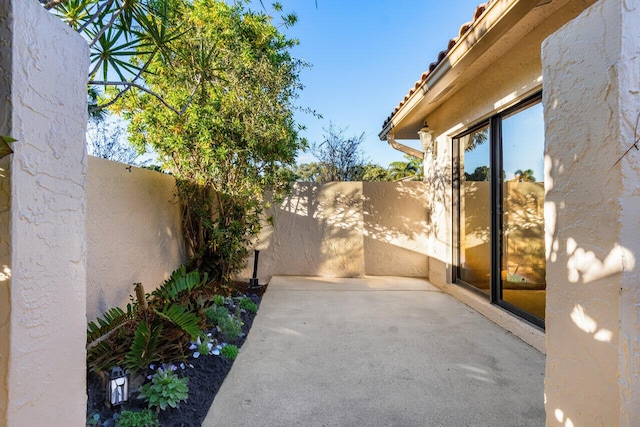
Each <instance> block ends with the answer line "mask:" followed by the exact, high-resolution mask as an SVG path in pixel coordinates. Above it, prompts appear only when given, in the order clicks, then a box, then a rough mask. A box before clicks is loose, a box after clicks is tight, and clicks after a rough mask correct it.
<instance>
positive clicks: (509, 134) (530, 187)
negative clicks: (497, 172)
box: [500, 103, 546, 319]
mask: <svg viewBox="0 0 640 427" xmlns="http://www.w3.org/2000/svg"><path fill="white" fill-rule="evenodd" d="M502 166H503V173H502V177H503V178H502V227H501V233H502V236H501V237H502V253H501V269H500V273H501V274H500V276H501V277H500V283H501V295H502V300H503V301H505V302H507V303H509V304H511V305H513V306H515V307H517V308H519V309H521V310H523V311H525V312H527V313H529V314H532V315H533V316H535V317H537V318H539V319H544V317H545V312H544V310H545V298H546V290H545V289H546V282H545V272H546V271H545V265H546V260H545V243H544V182H543V178H544V118H543V112H542V104H541V103H537V104H534V105H533V106H530V107H528V108H526V109H524V110H519V111H517V112H515V113H514V114H512V115H510V116H507V117H503V118H502Z"/></svg>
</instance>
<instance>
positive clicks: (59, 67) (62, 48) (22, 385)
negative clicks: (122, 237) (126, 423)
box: [0, 0, 89, 426]
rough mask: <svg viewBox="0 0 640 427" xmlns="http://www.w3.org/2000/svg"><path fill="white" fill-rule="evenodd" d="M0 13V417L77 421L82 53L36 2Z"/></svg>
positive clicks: (11, 4) (81, 326)
mask: <svg viewBox="0 0 640 427" xmlns="http://www.w3.org/2000/svg"><path fill="white" fill-rule="evenodd" d="M1 12H2V22H1V23H0V26H1V27H2V28H3V30H2V32H1V35H2V40H1V41H2V45H3V55H4V53H5V52H7V49H6V47H7V46H9V47H10V52H11V54H10V57H9V58H6V57H4V58H3V61H2V62H3V68H4V70H5V71H6V70H7V68H6V67H7V64H6V62H5V61H6V60H7V59H9V60H10V61H11V62H10V63H11V65H10V70H11V74H10V85H9V88H10V89H9V90H8V91H7V88H6V87H3V89H2V91H3V94H5V91H6V92H8V93H9V94H8V99H7V98H4V99H3V101H5V102H3V103H2V105H1V106H0V109H2V117H3V119H6V120H8V122H9V123H10V125H9V128H8V129H6V130H8V131H9V132H10V134H11V136H13V137H14V138H16V139H18V142H16V143H15V144H14V150H15V154H13V155H12V157H11V160H10V162H11V163H10V165H9V166H8V167H7V168H6V169H7V170H8V171H9V173H10V175H11V176H10V181H11V182H10V202H9V203H10V213H11V214H10V216H11V218H10V236H9V237H8V238H7V236H6V235H3V237H2V241H3V244H4V243H6V241H7V240H9V241H10V252H11V253H10V258H9V260H10V263H9V265H8V270H6V271H8V272H9V273H10V276H11V278H10V280H5V281H0V285H2V286H3V288H4V290H3V292H2V294H3V297H2V298H3V299H6V294H7V287H8V286H10V292H9V293H10V296H9V298H10V299H9V301H10V314H9V318H8V320H9V322H8V324H7V323H6V320H7V319H6V317H5V315H4V314H3V317H4V319H3V320H4V322H5V323H3V324H2V325H1V327H2V329H3V332H2V339H3V341H4V342H5V343H6V336H7V331H8V337H9V344H10V346H9V348H10V350H9V353H8V360H7V361H6V362H5V361H3V362H2V364H1V365H0V367H1V368H2V369H3V371H2V375H1V377H2V382H3V387H2V388H1V389H0V394H3V395H4V396H3V397H2V398H0V401H2V402H4V405H5V408H6V409H4V408H3V409H4V414H2V415H3V417H2V419H0V424H3V425H5V424H6V425H9V426H35V425H84V422H85V411H86V408H85V404H86V403H85V402H86V391H85V389H86V388H85V375H86V372H85V363H86V360H85V359H86V358H85V341H86V335H85V330H86V315H85V309H84V307H85V285H86V269H85V251H86V239H85V229H84V220H85V211H86V200H85V185H86V168H87V163H86V151H85V148H84V147H85V143H84V142H85V137H84V135H85V127H86V119H87V105H86V90H87V89H86V82H87V80H86V72H87V69H88V66H89V51H88V48H87V45H86V42H85V41H84V40H83V39H82V38H81V37H80V36H79V35H77V34H75V33H74V32H73V31H72V30H71V29H69V28H68V27H67V26H66V25H64V24H63V23H62V22H61V21H60V20H59V19H58V18H56V17H54V16H52V15H50V14H49V13H47V12H46V11H45V10H44V9H43V8H42V7H41V6H40V5H39V4H38V2H36V1H24V0H13V1H4V2H2V6H1ZM7 29H8V30H9V31H10V32H9V31H7ZM2 83H3V85H4V84H6V79H3V81H2ZM6 101H9V102H6ZM5 165H6V163H5ZM2 188H3V192H6V190H7V185H6V184H5V182H4V180H3V184H2ZM3 199H5V200H3V201H4V202H5V203H6V197H3ZM5 206H6V205H5ZM3 220H6V215H4V217H3ZM2 228H3V229H2V230H1V231H2V232H3V234H4V233H6V227H4V226H3V227H2ZM3 252H6V248H5V250H4V251H3ZM2 257H3V259H2V262H3V264H4V263H6V261H7V257H6V254H3V256H2ZM0 306H1V307H2V308H3V309H6V300H5V301H3V302H0ZM3 312H4V310H3ZM0 355H1V356H3V357H6V356H7V352H6V351H3V352H2V353H1V354H0ZM5 381H6V382H5Z"/></svg>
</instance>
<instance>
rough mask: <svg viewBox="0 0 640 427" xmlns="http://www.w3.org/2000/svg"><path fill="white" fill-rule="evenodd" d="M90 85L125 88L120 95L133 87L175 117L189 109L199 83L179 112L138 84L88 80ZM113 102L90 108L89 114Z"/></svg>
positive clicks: (198, 83)
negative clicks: (154, 100)
mask: <svg viewBox="0 0 640 427" xmlns="http://www.w3.org/2000/svg"><path fill="white" fill-rule="evenodd" d="M88 83H89V84H90V85H97V86H127V89H125V90H123V91H122V92H120V93H123V92H124V91H126V90H129V89H130V88H132V87H134V88H136V89H139V90H141V91H143V92H146V93H148V94H149V95H151V96H153V97H155V98H156V99H157V100H158V101H160V102H161V103H162V104H163V105H164V106H165V107H167V108H168V109H170V110H171V111H173V112H174V113H176V114H177V115H179V116H181V115H183V114H184V112H185V111H187V108H188V107H189V105H190V104H191V101H193V96H194V95H195V93H196V90H197V89H198V86H199V85H200V82H199V81H198V82H197V83H196V86H195V87H194V88H193V92H191V95H190V96H189V99H188V100H187V103H186V104H185V105H184V107H182V109H181V110H178V109H177V108H175V107H173V106H172V105H170V104H169V103H168V102H167V101H165V100H164V99H163V98H162V96H160V95H158V94H157V93H155V92H154V91H152V90H151V89H147V88H146V87H144V86H142V85H141V84H138V83H134V82H111V81H97V80H90V81H89V82H88ZM118 96H122V95H120V94H118V95H116V98H117V97H118ZM113 102H115V100H112V101H109V103H107V104H105V105H104V106H103V105H98V106H96V107H94V108H92V109H91V110H90V111H89V112H94V111H98V110H102V109H104V108H106V107H105V106H108V105H111V104H113Z"/></svg>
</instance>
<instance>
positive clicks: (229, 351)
mask: <svg viewBox="0 0 640 427" xmlns="http://www.w3.org/2000/svg"><path fill="white" fill-rule="evenodd" d="M220 354H221V355H222V356H224V357H225V358H226V359H229V360H236V357H238V347H236V346H235V345H233V344H228V345H225V346H224V347H222V349H221V350H220Z"/></svg>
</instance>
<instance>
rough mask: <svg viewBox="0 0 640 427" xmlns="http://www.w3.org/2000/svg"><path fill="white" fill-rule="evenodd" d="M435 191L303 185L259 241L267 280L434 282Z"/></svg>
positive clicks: (411, 186)
mask: <svg viewBox="0 0 640 427" xmlns="http://www.w3.org/2000/svg"><path fill="white" fill-rule="evenodd" d="M427 188H428V185H427V184H426V183H422V182H406V183H388V182H375V183H373V182H372V183H367V182H365V183H362V182H334V183H328V184H314V183H297V184H295V186H294V188H293V191H292V193H291V195H289V196H288V197H287V198H286V199H285V201H284V202H283V203H282V204H281V205H280V206H276V207H274V208H273V210H272V212H271V213H272V214H273V216H274V221H275V225H274V226H273V227H271V226H266V227H265V229H264V230H263V232H262V234H261V239H260V241H259V242H258V244H257V248H259V249H260V250H261V252H260V258H259V266H258V277H259V279H260V282H261V283H266V282H268V280H269V279H270V278H271V276H273V275H310V276H324V277H358V276H364V275H374V276H375V275H389V276H406V277H426V276H427V275H428V259H427V256H426V253H427V250H428V246H429V238H428V235H429V230H430V226H431V223H430V221H429V219H430V218H429V213H428V209H427V201H426V197H425V194H426V192H427ZM252 268H253V257H251V258H250V259H249V266H248V267H247V268H246V269H245V270H244V271H243V272H242V273H241V274H240V277H242V278H248V277H250V276H251V273H252Z"/></svg>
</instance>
